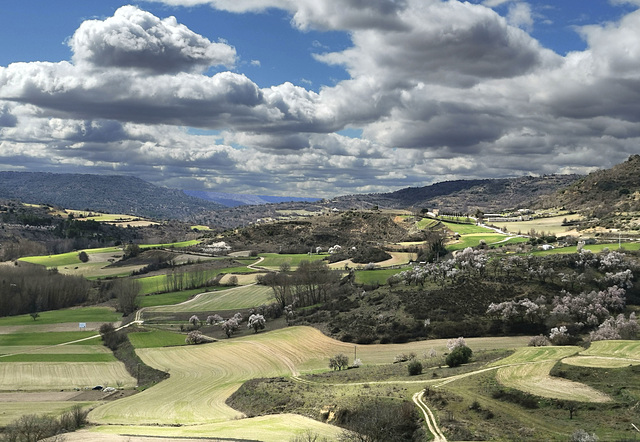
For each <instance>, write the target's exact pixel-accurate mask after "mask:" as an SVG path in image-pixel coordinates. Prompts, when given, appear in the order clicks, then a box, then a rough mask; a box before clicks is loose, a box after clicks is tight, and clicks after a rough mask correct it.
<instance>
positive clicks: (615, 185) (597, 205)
mask: <svg viewBox="0 0 640 442" xmlns="http://www.w3.org/2000/svg"><path fill="white" fill-rule="evenodd" d="M541 204H543V205H547V206H550V205H564V206H565V207H566V208H568V209H573V210H579V211H582V212H586V213H588V214H590V215H593V216H596V217H598V218H602V217H606V216H608V215H610V214H611V212H616V211H617V212H637V211H640V155H632V156H630V157H629V159H628V160H627V161H625V162H624V163H621V164H618V165H616V166H614V167H612V168H610V169H604V170H598V171H596V172H592V173H590V174H589V175H587V176H586V177H583V178H581V179H579V180H577V181H576V182H575V183H573V184H572V185H570V186H569V187H568V188H566V189H561V190H559V191H558V192H556V193H555V194H554V195H553V196H552V197H551V198H545V199H542V200H541Z"/></svg>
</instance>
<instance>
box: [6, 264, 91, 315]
mask: <svg viewBox="0 0 640 442" xmlns="http://www.w3.org/2000/svg"><path fill="white" fill-rule="evenodd" d="M90 291H91V283H90V282H89V281H87V280H85V279H84V278H82V277H78V276H69V275H62V274H59V273H58V272H57V270H47V269H45V268H44V267H41V266H37V265H20V266H0V312H1V315H2V316H12V315H21V314H27V313H35V312H39V311H47V310H58V309H61V308H65V307H71V306H73V305H78V304H81V303H83V302H85V301H87V299H88V298H89V295H90Z"/></svg>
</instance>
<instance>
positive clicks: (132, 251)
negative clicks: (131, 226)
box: [123, 243, 140, 259]
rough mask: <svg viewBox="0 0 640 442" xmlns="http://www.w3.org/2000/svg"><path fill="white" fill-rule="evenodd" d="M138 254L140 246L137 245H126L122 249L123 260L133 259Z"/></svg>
mask: <svg viewBox="0 0 640 442" xmlns="http://www.w3.org/2000/svg"><path fill="white" fill-rule="evenodd" d="M139 254H140V246H139V245H138V244H133V243H131V244H128V245H127V246H126V247H125V248H124V257H123V259H129V258H135V257H136V256H138V255H139Z"/></svg>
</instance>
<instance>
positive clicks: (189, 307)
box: [147, 285, 273, 312]
mask: <svg viewBox="0 0 640 442" xmlns="http://www.w3.org/2000/svg"><path fill="white" fill-rule="evenodd" d="M272 300H273V291H272V290H271V288H269V287H266V286H262V285H249V286H241V287H235V288H231V289H226V290H220V291H217V292H209V293H203V294H201V295H200V296H198V297H197V298H195V299H193V300H191V301H188V302H185V303H183V304H180V305H167V306H158V307H150V308H148V309H147V311H149V312H205V311H220V310H232V309H242V308H251V307H257V306H259V305H261V304H267V303H269V302H272Z"/></svg>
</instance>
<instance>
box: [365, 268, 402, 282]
mask: <svg viewBox="0 0 640 442" xmlns="http://www.w3.org/2000/svg"><path fill="white" fill-rule="evenodd" d="M408 269H409V267H402V268H400V269H380V270H358V271H356V284H379V285H384V284H386V283H387V279H388V278H389V277H390V276H393V275H396V274H398V273H400V272H403V271H405V270H408Z"/></svg>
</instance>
